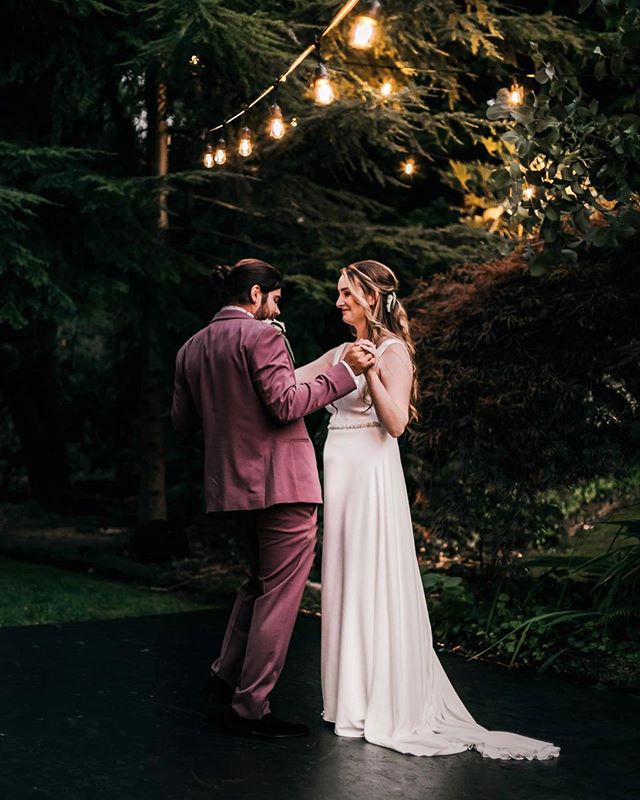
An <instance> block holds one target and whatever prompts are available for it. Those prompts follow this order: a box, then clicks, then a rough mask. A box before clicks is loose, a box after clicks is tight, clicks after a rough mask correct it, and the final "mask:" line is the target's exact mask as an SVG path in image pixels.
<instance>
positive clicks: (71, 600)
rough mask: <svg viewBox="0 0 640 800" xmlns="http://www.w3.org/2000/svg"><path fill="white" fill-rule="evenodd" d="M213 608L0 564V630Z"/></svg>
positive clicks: (74, 575)
mask: <svg viewBox="0 0 640 800" xmlns="http://www.w3.org/2000/svg"><path fill="white" fill-rule="evenodd" d="M212 607H214V604H212V603H211V602H206V601H204V600H203V601H201V602H197V601H196V600H191V599H189V598H185V597H181V596H176V595H170V594H164V593H158V592H154V591H152V590H151V589H145V588H142V587H137V586H132V585H130V584H126V583H118V582H116V581H111V580H104V579H102V578H98V577H95V576H93V575H84V574H82V573H78V572H70V571H66V570H62V569H58V568H57V567H47V566H42V565H39V564H31V563H27V562H23V561H15V560H14V559H10V558H0V627H9V626H17V625H45V624H48V623H61V622H80V621H83V620H98V619H118V618H122V617H141V616H147V615H152V614H175V613H177V612H180V611H200V610H202V609H204V608H212Z"/></svg>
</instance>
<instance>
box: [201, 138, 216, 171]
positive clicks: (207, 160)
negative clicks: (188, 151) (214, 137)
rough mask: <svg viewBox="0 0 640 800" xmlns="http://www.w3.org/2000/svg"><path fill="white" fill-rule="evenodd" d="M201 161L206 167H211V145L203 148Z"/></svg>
mask: <svg viewBox="0 0 640 800" xmlns="http://www.w3.org/2000/svg"><path fill="white" fill-rule="evenodd" d="M202 163H203V165H204V166H205V168H206V169H211V168H212V167H213V164H214V160H213V147H211V145H210V144H208V145H207V146H206V148H205V151H204V155H203V156H202Z"/></svg>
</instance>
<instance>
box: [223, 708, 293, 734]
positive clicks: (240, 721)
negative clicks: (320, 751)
mask: <svg viewBox="0 0 640 800" xmlns="http://www.w3.org/2000/svg"><path fill="white" fill-rule="evenodd" d="M223 722H224V726H225V728H226V729H227V730H228V731H230V732H231V733H235V734H239V735H241V736H266V737H268V738H270V739H291V738H293V737H294V736H308V735H309V728H307V726H306V725H303V724H302V723H300V722H285V721H284V720H282V719H278V717H274V715H273V714H265V715H264V717H261V718H260V719H245V718H244V717H241V716H239V715H238V714H237V713H236V712H235V711H234V710H233V709H232V708H230V709H229V710H228V711H227V712H226V714H225V716H224V720H223Z"/></svg>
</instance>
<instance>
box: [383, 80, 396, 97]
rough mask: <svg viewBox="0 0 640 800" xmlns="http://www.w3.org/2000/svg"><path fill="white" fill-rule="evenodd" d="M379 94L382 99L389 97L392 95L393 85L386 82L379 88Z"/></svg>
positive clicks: (388, 81)
mask: <svg viewBox="0 0 640 800" xmlns="http://www.w3.org/2000/svg"><path fill="white" fill-rule="evenodd" d="M380 94H381V95H382V96H383V97H391V95H392V94H393V83H392V82H391V81H390V80H386V81H385V82H384V83H383V84H382V86H381V87H380Z"/></svg>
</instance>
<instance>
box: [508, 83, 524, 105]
mask: <svg viewBox="0 0 640 800" xmlns="http://www.w3.org/2000/svg"><path fill="white" fill-rule="evenodd" d="M523 101H524V89H523V88H522V86H519V85H518V84H517V83H512V84H511V88H510V89H509V104H510V105H512V106H520V105H522V103H523Z"/></svg>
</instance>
